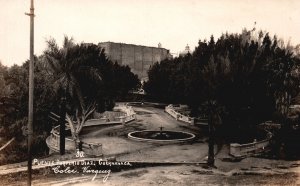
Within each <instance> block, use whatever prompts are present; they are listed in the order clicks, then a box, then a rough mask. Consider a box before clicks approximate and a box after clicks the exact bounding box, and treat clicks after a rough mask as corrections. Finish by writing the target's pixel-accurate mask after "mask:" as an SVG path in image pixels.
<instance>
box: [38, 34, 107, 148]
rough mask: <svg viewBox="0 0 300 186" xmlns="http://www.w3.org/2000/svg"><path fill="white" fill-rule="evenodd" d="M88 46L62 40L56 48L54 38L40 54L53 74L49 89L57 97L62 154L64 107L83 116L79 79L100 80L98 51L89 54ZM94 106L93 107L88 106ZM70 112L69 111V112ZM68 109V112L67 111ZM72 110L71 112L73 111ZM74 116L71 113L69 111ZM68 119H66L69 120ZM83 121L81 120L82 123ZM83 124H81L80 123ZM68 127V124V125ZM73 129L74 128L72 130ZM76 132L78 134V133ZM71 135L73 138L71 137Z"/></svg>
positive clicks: (84, 112) (63, 146) (69, 40)
mask: <svg viewBox="0 0 300 186" xmlns="http://www.w3.org/2000/svg"><path fill="white" fill-rule="evenodd" d="M87 47H88V46H84V45H83V44H81V45H78V44H75V43H74V41H73V38H70V39H69V38H68V37H67V36H65V37H64V41H63V46H62V48H59V47H58V45H57V44H56V41H55V40H54V39H50V40H48V41H47V49H46V50H45V51H44V59H45V62H46V65H47V66H48V67H49V68H48V69H49V73H51V74H52V75H53V90H54V91H55V93H56V94H59V96H60V98H61V102H60V105H61V107H60V116H61V120H60V153H61V154H64V151H65V141H64V140H65V116H66V113H67V111H66V110H67V109H66V105H71V107H73V108H74V107H75V108H76V109H75V110H76V113H77V116H79V115H82V114H83V115H86V114H88V115H89V114H90V113H89V111H90V110H93V108H90V107H89V109H88V112H87V113H86V111H87V109H86V106H85V105H86V104H85V99H84V97H83V95H82V89H81V87H80V83H79V80H80V79H85V81H86V83H90V82H92V81H93V82H95V81H101V76H100V73H99V70H98V68H97V67H98V66H97V65H99V64H97V62H98V61H97V59H94V58H97V56H99V55H100V52H102V51H99V49H97V50H94V51H92V52H98V54H96V55H89V52H90V51H89V50H87ZM91 105H93V106H94V104H91ZM69 110H70V109H69ZM71 110H72V109H71ZM73 110H74V109H73ZM72 112H73V113H74V111H72ZM69 118H70V117H69ZM83 121H84V120H83ZM84 122H85V121H84ZM69 124H70V127H71V128H72V126H71V125H72V124H74V123H72V122H69ZM73 128H74V127H73ZM77 132H80V130H78V131H77ZM73 136H75V135H73Z"/></svg>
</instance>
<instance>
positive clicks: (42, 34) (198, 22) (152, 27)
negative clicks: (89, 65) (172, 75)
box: [0, 0, 300, 66]
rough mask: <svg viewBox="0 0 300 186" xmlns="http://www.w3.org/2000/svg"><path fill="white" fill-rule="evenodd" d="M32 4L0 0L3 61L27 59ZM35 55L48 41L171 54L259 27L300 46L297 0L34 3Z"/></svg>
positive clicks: (65, 0) (68, 0)
mask: <svg viewBox="0 0 300 186" xmlns="http://www.w3.org/2000/svg"><path fill="white" fill-rule="evenodd" d="M29 7H30V0H0V25H1V27H0V61H1V62H2V64H4V65H7V66H11V65H13V64H22V63H23V62H24V61H25V60H26V59H28V58H29V17H28V16H25V14H24V13H25V12H29ZM35 14H36V17H35V54H37V55H40V54H41V53H42V51H43V50H44V49H45V47H46V44H45V40H46V39H47V38H49V37H50V36H51V37H53V38H55V39H56V41H57V42H58V43H59V44H61V43H62V40H63V36H64V35H67V36H72V37H73V38H74V39H75V41H76V42H82V41H84V42H92V43H98V42H102V41H113V42H123V43H132V44H139V45H146V46H157V44H158V43H159V42H160V43H161V44H162V46H163V47H164V48H167V49H170V50H171V52H172V53H177V52H179V51H182V50H184V47H185V46H186V44H189V45H190V47H191V49H194V47H195V46H196V45H197V43H198V40H199V39H201V40H203V39H205V38H209V37H210V35H211V34H213V35H214V36H215V38H217V37H219V36H220V34H221V33H225V32H226V31H228V32H230V33H231V32H241V30H242V28H245V27H246V28H248V29H251V28H253V26H254V22H255V21H256V22H257V25H256V28H257V29H262V30H265V31H269V32H270V33H271V34H277V35H278V36H279V38H283V39H284V40H285V41H287V40H289V39H290V40H291V43H292V44H294V45H296V44H299V43H300V1H299V0H243V1H242V0H219V1H218V0H35Z"/></svg>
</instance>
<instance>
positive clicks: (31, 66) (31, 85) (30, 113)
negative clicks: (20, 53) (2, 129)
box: [25, 0, 34, 186]
mask: <svg viewBox="0 0 300 186" xmlns="http://www.w3.org/2000/svg"><path fill="white" fill-rule="evenodd" d="M25 14H26V15H28V16H29V17H30V62H29V101H28V164H27V168H28V169H27V170H28V180H27V185H29V186H30V185H31V174H32V149H31V146H32V135H33V89H34V81H33V69H34V55H33V53H34V5H33V0H31V2H30V13H25Z"/></svg>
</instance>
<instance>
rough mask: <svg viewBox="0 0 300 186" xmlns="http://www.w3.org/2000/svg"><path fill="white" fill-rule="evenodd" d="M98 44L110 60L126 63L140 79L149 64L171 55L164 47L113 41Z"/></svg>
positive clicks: (144, 75)
mask: <svg viewBox="0 0 300 186" xmlns="http://www.w3.org/2000/svg"><path fill="white" fill-rule="evenodd" d="M99 46H100V47H102V48H104V49H105V53H106V55H107V56H108V57H109V59H110V60H112V61H113V62H115V61H116V62H117V63H118V64H120V65H128V66H129V67H130V68H131V71H132V72H133V73H135V74H137V75H138V76H139V78H140V79H143V78H146V77H147V71H148V70H149V68H150V67H151V65H153V64H154V63H156V62H160V61H162V60H164V59H167V58H171V57H172V56H171V54H170V52H169V50H167V49H165V48H156V47H147V46H141V45H132V44H125V43H113V42H103V43H99Z"/></svg>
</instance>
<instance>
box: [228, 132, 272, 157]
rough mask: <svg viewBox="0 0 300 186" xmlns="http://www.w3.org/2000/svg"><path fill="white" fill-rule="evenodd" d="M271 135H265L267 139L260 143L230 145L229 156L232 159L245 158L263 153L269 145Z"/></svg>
mask: <svg viewBox="0 0 300 186" xmlns="http://www.w3.org/2000/svg"><path fill="white" fill-rule="evenodd" d="M271 137H272V134H271V133H267V138H266V139H264V140H261V141H257V142H252V143H246V144H239V143H231V144H230V151H229V154H230V155H232V156H234V157H245V156H249V155H254V154H257V153H261V152H263V151H265V149H266V147H267V146H268V145H269V144H270V140H271Z"/></svg>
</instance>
